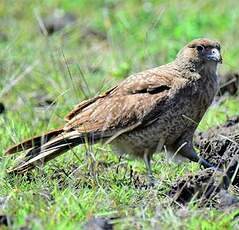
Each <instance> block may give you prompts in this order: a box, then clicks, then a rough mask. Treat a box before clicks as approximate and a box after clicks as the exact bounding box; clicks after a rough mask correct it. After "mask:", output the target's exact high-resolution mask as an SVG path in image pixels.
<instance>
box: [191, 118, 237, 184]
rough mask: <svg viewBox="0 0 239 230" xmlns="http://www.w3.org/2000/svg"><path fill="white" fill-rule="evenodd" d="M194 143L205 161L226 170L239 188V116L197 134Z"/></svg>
mask: <svg viewBox="0 0 239 230" xmlns="http://www.w3.org/2000/svg"><path fill="white" fill-rule="evenodd" d="M194 142H195V146H196V147H197V148H199V152H200V155H201V156H202V157H203V158H204V159H205V160H207V161H208V162H210V163H211V164H213V165H217V166H218V167H219V168H221V169H223V170H226V171H227V173H228V175H229V176H230V177H232V179H233V181H232V183H233V185H238V186H239V173H238V158H239V116H235V117H232V118H230V119H228V120H227V121H226V123H225V124H223V125H220V126H217V127H214V128H211V129H209V130H208V131H207V132H200V133H197V134H196V135H195V139H194Z"/></svg>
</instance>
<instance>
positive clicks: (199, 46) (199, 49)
mask: <svg viewBox="0 0 239 230" xmlns="http://www.w3.org/2000/svg"><path fill="white" fill-rule="evenodd" d="M196 49H197V50H198V51H203V50H204V46H201V45H197V46H196Z"/></svg>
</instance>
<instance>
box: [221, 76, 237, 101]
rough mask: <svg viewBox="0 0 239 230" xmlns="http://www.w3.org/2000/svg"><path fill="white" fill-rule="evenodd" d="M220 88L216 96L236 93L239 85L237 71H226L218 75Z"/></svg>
mask: <svg viewBox="0 0 239 230" xmlns="http://www.w3.org/2000/svg"><path fill="white" fill-rule="evenodd" d="M220 80H221V82H220V90H219V92H218V96H222V95H224V94H226V93H228V94H229V95H236V94H237V92H238V87H239V74H238V73H226V74H224V75H221V76H220Z"/></svg>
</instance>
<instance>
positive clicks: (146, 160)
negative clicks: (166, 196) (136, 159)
mask: <svg viewBox="0 0 239 230" xmlns="http://www.w3.org/2000/svg"><path fill="white" fill-rule="evenodd" d="M144 163H145V166H146V169H147V174H148V179H149V185H150V186H154V182H155V181H154V177H153V173H152V168H151V157H150V155H149V154H148V153H145V154H144Z"/></svg>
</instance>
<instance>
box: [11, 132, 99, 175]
mask: <svg viewBox="0 0 239 230" xmlns="http://www.w3.org/2000/svg"><path fill="white" fill-rule="evenodd" d="M99 138H100V135H94V141H96V140H99ZM91 139H92V135H90V134H84V133H79V132H77V131H70V132H68V133H61V134H59V135H58V136H57V137H55V138H53V139H51V140H50V141H48V142H47V143H45V144H43V145H40V146H36V147H32V148H31V149H29V150H28V151H27V153H26V155H25V157H24V159H23V160H22V162H20V163H19V164H18V165H17V166H15V167H14V168H12V169H10V170H9V171H8V172H9V173H18V174H21V173H24V172H26V171H28V170H30V169H33V168H34V167H36V166H39V165H40V166H41V165H44V164H45V163H46V162H48V161H50V160H52V159H53V158H55V157H57V156H59V155H61V154H63V153H64V152H66V151H68V150H70V149H72V148H74V147H75V146H77V145H79V144H83V143H85V142H87V141H91Z"/></svg>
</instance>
